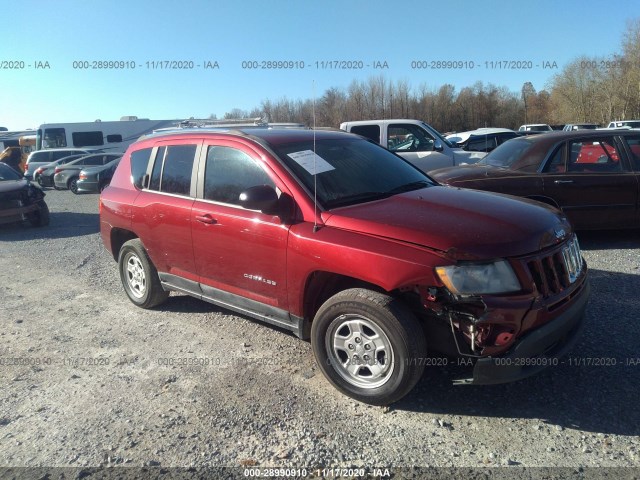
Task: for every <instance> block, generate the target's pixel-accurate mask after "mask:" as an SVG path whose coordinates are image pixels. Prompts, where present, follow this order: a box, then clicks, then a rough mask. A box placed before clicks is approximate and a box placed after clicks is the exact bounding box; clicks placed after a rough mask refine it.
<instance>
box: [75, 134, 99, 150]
mask: <svg viewBox="0 0 640 480" xmlns="http://www.w3.org/2000/svg"><path fill="white" fill-rule="evenodd" d="M71 138H72V140H73V146H74V147H88V146H94V145H104V136H103V134H102V132H101V131H95V132H73V133H72V134H71Z"/></svg>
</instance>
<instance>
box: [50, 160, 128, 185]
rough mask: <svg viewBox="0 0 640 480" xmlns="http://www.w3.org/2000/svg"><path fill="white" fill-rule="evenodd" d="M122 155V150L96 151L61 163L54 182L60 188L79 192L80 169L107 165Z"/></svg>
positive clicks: (56, 170)
mask: <svg viewBox="0 0 640 480" xmlns="http://www.w3.org/2000/svg"><path fill="white" fill-rule="evenodd" d="M121 156H122V152H118V153H95V154H92V155H86V156H84V157H80V158H77V159H75V160H72V161H70V162H69V163H67V164H65V165H59V166H57V167H56V169H55V173H54V175H53V184H54V186H55V187H56V188H57V189H59V190H64V189H69V190H71V191H72V192H73V193H78V192H77V189H78V178H79V177H80V170H82V169H83V168H85V167H91V166H93V167H96V166H100V165H106V164H107V163H109V162H110V161H111V160H115V159H116V158H118V157H121Z"/></svg>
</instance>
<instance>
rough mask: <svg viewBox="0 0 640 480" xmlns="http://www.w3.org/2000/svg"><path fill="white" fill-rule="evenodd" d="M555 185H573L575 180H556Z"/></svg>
mask: <svg viewBox="0 0 640 480" xmlns="http://www.w3.org/2000/svg"><path fill="white" fill-rule="evenodd" d="M553 183H555V184H556V185H560V184H563V183H573V180H554V181H553Z"/></svg>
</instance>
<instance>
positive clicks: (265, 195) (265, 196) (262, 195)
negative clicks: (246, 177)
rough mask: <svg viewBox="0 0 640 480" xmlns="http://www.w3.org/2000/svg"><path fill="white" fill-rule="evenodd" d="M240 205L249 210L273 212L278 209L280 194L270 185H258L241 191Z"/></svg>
mask: <svg viewBox="0 0 640 480" xmlns="http://www.w3.org/2000/svg"><path fill="white" fill-rule="evenodd" d="M239 200H240V205H241V206H242V207H243V208H247V209H249V210H260V211H261V212H262V213H266V214H271V213H276V212H277V211H278V194H277V193H276V191H275V190H274V188H273V187H271V186H269V185H257V186H255V187H251V188H248V189H247V190H245V191H243V192H241V193H240V197H239Z"/></svg>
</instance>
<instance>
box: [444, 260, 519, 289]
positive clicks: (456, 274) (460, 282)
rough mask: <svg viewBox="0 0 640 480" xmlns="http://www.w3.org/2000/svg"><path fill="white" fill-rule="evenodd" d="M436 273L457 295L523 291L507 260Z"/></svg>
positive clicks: (447, 268) (459, 267)
mask: <svg viewBox="0 0 640 480" xmlns="http://www.w3.org/2000/svg"><path fill="white" fill-rule="evenodd" d="M436 273H437V274H438V276H439V277H440V280H442V283H444V284H445V286H446V287H447V288H448V289H449V290H450V291H451V293H454V294H456V295H473V294H475V295H480V294H492V293H508V292H517V291H519V290H520V289H521V287H520V282H518V278H517V277H516V274H515V273H514V272H513V269H512V268H511V266H510V265H509V263H508V262H507V261H505V260H500V261H497V262H493V263H484V264H471V263H470V264H461V265H451V266H448V267H436Z"/></svg>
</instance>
